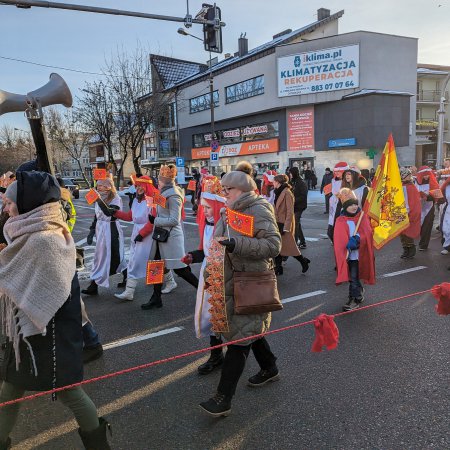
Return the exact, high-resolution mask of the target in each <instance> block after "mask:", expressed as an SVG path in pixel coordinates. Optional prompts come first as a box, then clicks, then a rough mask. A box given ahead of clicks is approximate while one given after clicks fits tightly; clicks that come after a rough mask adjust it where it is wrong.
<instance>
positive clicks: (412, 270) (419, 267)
mask: <svg viewBox="0 0 450 450" xmlns="http://www.w3.org/2000/svg"><path fill="white" fill-rule="evenodd" d="M426 268H427V266H417V267H411V268H410V269H405V270H399V271H398V272H390V273H385V274H384V275H380V276H379V278H389V277H395V276H397V275H403V274H404V273H409V272H416V271H417V270H423V269H426Z"/></svg>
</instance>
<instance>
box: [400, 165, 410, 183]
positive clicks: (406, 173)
mask: <svg viewBox="0 0 450 450" xmlns="http://www.w3.org/2000/svg"><path fill="white" fill-rule="evenodd" d="M411 177H412V172H411V171H410V170H409V169H407V168H406V167H402V168H401V169H400V178H401V179H402V181H408V180H410V179H411Z"/></svg>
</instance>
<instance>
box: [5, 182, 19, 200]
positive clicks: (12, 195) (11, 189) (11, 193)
mask: <svg viewBox="0 0 450 450" xmlns="http://www.w3.org/2000/svg"><path fill="white" fill-rule="evenodd" d="M5 196H6V197H8V198H9V199H10V200H11V201H13V202H14V203H17V181H13V182H12V183H11V184H10V185H9V186H8V189H6V192H5Z"/></svg>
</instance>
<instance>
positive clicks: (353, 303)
mask: <svg viewBox="0 0 450 450" xmlns="http://www.w3.org/2000/svg"><path fill="white" fill-rule="evenodd" d="M360 306H361V302H358V301H357V300H356V299H355V298H354V297H348V302H347V303H346V304H345V305H344V306H343V307H342V311H353V310H354V309H358V308H359V307H360Z"/></svg>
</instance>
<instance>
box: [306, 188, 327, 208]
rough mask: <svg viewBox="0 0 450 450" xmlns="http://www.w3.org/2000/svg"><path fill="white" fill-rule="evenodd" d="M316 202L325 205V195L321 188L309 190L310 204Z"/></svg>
mask: <svg viewBox="0 0 450 450" xmlns="http://www.w3.org/2000/svg"><path fill="white" fill-rule="evenodd" d="M315 204H321V205H325V196H324V195H323V194H321V193H320V190H319V189H316V190H314V191H312V190H310V191H308V205H315Z"/></svg>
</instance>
